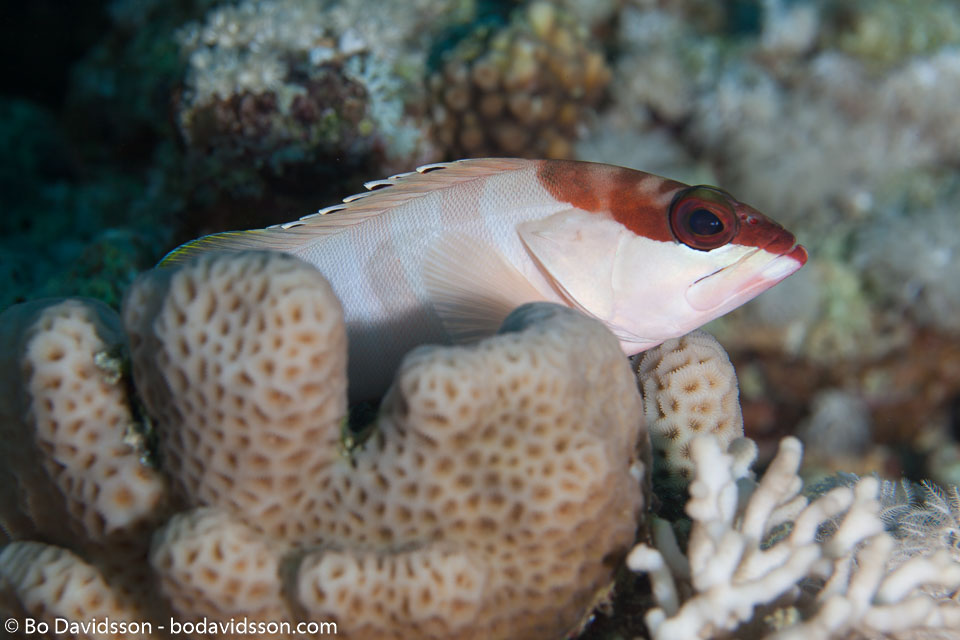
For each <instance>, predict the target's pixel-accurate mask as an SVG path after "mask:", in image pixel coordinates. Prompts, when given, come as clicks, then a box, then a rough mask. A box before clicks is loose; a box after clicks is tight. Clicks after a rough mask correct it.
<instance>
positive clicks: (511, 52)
mask: <svg viewBox="0 0 960 640" xmlns="http://www.w3.org/2000/svg"><path fill="white" fill-rule="evenodd" d="M609 81H610V70H609V69H608V68H607V64H606V61H605V60H604V57H603V53H602V52H601V51H600V50H599V48H598V47H597V45H596V44H595V43H593V42H592V41H591V40H590V39H589V37H588V34H587V33H586V31H585V29H584V28H583V25H581V24H580V23H578V22H576V21H575V20H574V19H573V18H572V17H571V16H570V15H569V14H568V13H567V12H566V11H565V10H563V9H562V8H560V7H557V6H555V5H553V4H550V3H547V2H534V3H531V4H529V5H528V6H526V7H524V8H522V9H520V10H518V11H517V12H515V13H514V15H513V17H512V19H511V20H510V23H509V24H508V25H506V26H504V27H502V28H500V29H496V30H491V28H490V26H489V25H487V24H481V25H480V26H478V28H477V29H476V30H475V31H474V32H472V33H471V34H469V35H467V36H466V37H465V38H464V39H463V40H461V41H460V42H459V43H458V44H457V45H456V46H455V47H454V48H453V49H452V50H450V51H447V52H445V53H444V54H443V56H442V57H441V63H440V70H438V71H437V72H436V73H434V74H433V75H432V76H431V78H430V88H431V91H432V92H433V96H434V102H435V107H434V110H433V111H434V114H433V116H434V120H435V125H434V137H435V138H436V139H437V141H438V143H439V144H440V146H441V147H442V148H443V149H444V150H445V152H446V154H447V155H449V156H452V157H478V156H485V155H511V156H525V157H533V158H536V157H548V158H569V157H571V156H572V153H573V148H572V142H573V141H574V140H575V139H576V137H577V128H578V126H579V124H580V123H581V122H582V121H583V120H584V119H585V117H586V115H587V114H588V113H589V112H590V110H591V109H592V108H593V107H595V106H596V105H597V104H598V102H599V100H600V99H601V98H602V97H603V95H604V89H605V88H606V86H607V84H608V82H609Z"/></svg>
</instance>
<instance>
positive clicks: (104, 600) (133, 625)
mask: <svg viewBox="0 0 960 640" xmlns="http://www.w3.org/2000/svg"><path fill="white" fill-rule="evenodd" d="M0 610H3V611H4V613H6V614H7V615H11V616H14V617H15V619H17V620H20V621H22V620H24V618H25V617H27V616H29V617H31V618H34V619H36V620H48V621H53V620H54V619H61V620H65V621H69V622H76V623H81V622H82V623H86V624H88V625H89V624H90V623H91V622H95V621H97V620H99V621H101V622H104V623H107V624H109V622H110V621H112V622H113V623H114V625H116V626H115V627H113V628H112V629H111V628H110V627H109V626H106V627H104V628H103V630H102V631H101V630H96V631H94V632H92V633H82V632H73V631H71V632H69V634H68V635H66V637H70V638H82V639H85V638H91V639H98V640H99V639H101V638H104V639H107V638H108V639H111V640H113V639H114V638H116V639H118V640H119V639H120V638H150V637H154V636H153V635H152V634H150V633H140V625H141V624H142V623H143V622H144V621H145V619H146V610H145V609H143V608H142V607H140V606H138V605H137V604H136V603H135V602H134V601H132V600H131V599H130V598H129V597H128V596H127V595H125V594H124V593H122V592H120V591H118V590H117V589H115V588H114V587H112V586H111V585H110V584H108V583H107V582H106V580H104V577H103V575H102V574H101V572H100V571H99V570H98V569H97V568H96V567H95V566H93V565H90V564H88V563H87V562H85V561H84V560H83V559H82V558H80V557H79V556H78V555H76V554H74V553H72V552H70V551H67V550H66V549H62V548H59V547H54V546H50V545H46V544H43V543H41V542H26V541H18V542H12V543H10V544H8V545H7V546H5V547H4V548H3V550H2V551H0ZM128 624H129V627H128V626H127V625H128ZM121 625H122V626H121ZM50 626H51V628H53V625H52V624H51V625H50ZM8 630H9V629H8ZM34 635H39V634H27V633H26V629H24V636H23V637H33V636H34ZM43 637H50V638H53V637H61V638H62V637H65V635H64V634H63V633H62V632H61V633H57V634H50V635H49V636H46V635H44V636H43Z"/></svg>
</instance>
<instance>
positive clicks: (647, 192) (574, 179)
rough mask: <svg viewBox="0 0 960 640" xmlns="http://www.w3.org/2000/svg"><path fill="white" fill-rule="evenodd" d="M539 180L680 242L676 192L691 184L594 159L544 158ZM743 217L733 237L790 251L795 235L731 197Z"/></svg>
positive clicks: (633, 226)
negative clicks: (674, 219) (673, 216)
mask: <svg viewBox="0 0 960 640" xmlns="http://www.w3.org/2000/svg"><path fill="white" fill-rule="evenodd" d="M537 177H538V179H539V180H540V184H542V185H543V187H544V188H545V189H546V190H547V191H548V192H549V193H550V195H552V196H553V197H554V198H556V199H557V200H559V201H561V202H568V203H570V205H571V206H574V207H577V208H578V209H583V210H584V211H592V212H596V213H600V214H606V215H609V216H611V217H612V218H613V219H614V220H616V221H617V222H619V223H620V224H622V225H623V226H625V227H626V228H628V229H630V231H632V232H634V233H636V234H637V235H639V236H644V237H646V238H650V239H652V240H659V241H661V242H676V241H677V239H676V238H675V237H674V235H673V232H672V231H671V230H670V222H669V212H670V203H671V202H672V201H673V197H674V196H675V195H676V194H677V192H679V191H680V190H682V189H686V188H687V185H685V184H683V183H682V182H677V181H675V180H669V179H667V178H661V177H660V176H656V175H653V174H651V173H644V172H643V171H635V170H633V169H626V168H624V167H616V166H612V165H607V164H598V163H593V162H578V161H574V160H544V161H542V162H541V164H540V167H539V169H538V171H537ZM730 205H731V206H732V207H733V209H734V211H735V212H736V213H737V215H738V217H739V218H740V220H741V221H744V222H745V223H746V224H742V225H740V230H739V232H738V233H737V235H736V236H734V237H733V239H732V240H731V241H730V242H731V243H732V244H739V245H744V246H751V247H761V248H763V249H766V250H767V251H769V252H770V253H775V254H781V253H786V252H787V251H790V250H791V249H792V248H793V247H794V246H795V245H796V243H797V239H796V237H795V236H794V235H793V234H792V233H790V232H789V231H787V230H786V229H784V228H783V227H781V226H780V225H779V224H777V223H776V222H774V221H773V220H771V219H770V218H768V217H766V216H765V215H763V214H762V213H760V212H759V211H757V210H756V209H754V208H753V207H751V206H749V205H746V204H743V203H741V202H738V201H737V200H735V199H734V198H733V197H732V196H731V197H730Z"/></svg>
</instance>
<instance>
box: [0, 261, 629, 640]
mask: <svg viewBox="0 0 960 640" xmlns="http://www.w3.org/2000/svg"><path fill="white" fill-rule="evenodd" d="M66 304H73V303H66ZM123 316H124V321H125V325H126V327H125V328H126V332H127V333H128V334H129V339H130V352H131V358H132V361H133V373H134V376H133V377H134V383H135V387H136V390H137V392H138V394H139V397H140V400H141V401H142V402H143V404H144V405H145V407H146V411H147V412H148V413H149V414H150V415H151V416H152V418H153V420H154V422H155V435H156V440H157V443H158V444H157V459H158V460H159V471H158V473H159V474H161V475H162V478H163V481H164V483H165V484H168V485H169V486H170V488H171V491H170V494H171V499H170V502H171V503H172V505H173V508H174V509H177V510H179V511H180V513H179V514H178V515H175V516H174V517H172V518H170V519H168V520H167V521H166V524H164V525H162V526H161V527H159V528H158V529H157V531H156V534H155V535H154V536H153V542H152V546H151V548H150V549H149V557H148V558H147V557H145V554H144V555H142V556H140V559H139V560H137V562H140V563H141V569H142V571H144V572H147V571H149V572H150V573H152V575H151V576H150V577H149V579H148V580H144V581H143V583H144V584H145V585H147V586H151V585H156V586H155V587H154V589H155V591H153V592H152V593H150V594H148V595H146V596H141V597H140V599H139V600H136V601H134V602H133V604H128V603H129V602H130V597H131V595H130V592H129V591H127V590H125V589H124V586H123V584H121V583H119V582H117V581H116V580H115V579H114V577H113V574H112V573H110V572H109V571H107V570H105V569H104V568H102V567H101V565H100V564H98V563H97V562H94V561H93V560H96V558H92V559H91V558H90V557H89V554H88V553H87V551H86V548H85V547H84V545H83V544H70V543H69V541H63V542H60V543H59V544H60V547H57V546H53V545H48V544H44V543H41V542H25V541H24V542H19V541H18V542H14V543H12V544H11V545H9V546H8V547H7V550H6V551H5V552H4V554H2V555H0V610H4V611H7V612H11V613H17V612H22V611H23V610H24V609H27V610H29V611H36V612H37V613H36V615H37V616H50V615H52V614H50V613H49V612H56V611H63V610H65V608H66V607H69V606H72V605H71V604H70V603H71V602H72V600H71V599H75V598H76V597H77V592H76V589H78V588H79V587H74V586H72V585H73V584H74V582H71V581H70V580H71V578H70V576H72V575H80V574H83V575H84V576H86V578H84V580H85V581H86V582H87V583H89V584H97V585H100V586H101V587H103V588H102V589H101V590H100V591H101V592H102V593H101V592H98V593H99V594H100V595H99V596H98V598H97V602H98V603H105V604H103V606H102V607H101V608H100V609H96V608H91V609H87V610H89V611H94V610H96V611H97V612H98V613H99V614H100V615H106V613H105V612H109V615H110V616H112V617H114V618H123V617H124V616H123V611H128V612H130V611H133V612H137V613H136V615H137V616H138V617H139V619H143V615H145V614H143V613H141V611H154V610H164V611H168V612H169V615H172V616H173V618H174V619H176V620H182V621H185V620H197V619H199V618H201V617H207V618H208V619H211V620H229V619H231V618H234V619H242V618H243V617H247V618H249V619H251V620H270V621H277V622H281V621H289V622H292V623H296V622H297V621H299V620H309V621H330V622H335V623H336V624H337V625H338V628H337V632H338V635H343V636H346V637H352V638H411V637H418V638H560V637H563V635H564V634H565V633H568V632H569V631H570V630H571V629H573V628H575V627H576V625H577V623H578V622H579V621H580V620H581V619H582V617H583V616H584V615H586V614H587V613H588V612H589V610H590V608H591V607H592V606H593V604H594V603H595V602H596V599H597V598H598V597H599V594H600V593H602V592H603V591H604V589H605V587H606V586H607V585H608V584H609V583H610V581H611V580H612V576H613V571H614V569H615V568H616V566H617V564H618V559H619V558H620V557H622V555H623V554H624V553H625V552H626V550H627V549H628V547H629V546H630V544H631V543H632V542H633V539H634V533H635V530H636V527H637V525H638V520H639V518H640V514H641V512H642V509H643V506H644V492H643V489H642V485H641V483H640V482H639V481H638V480H637V478H643V477H644V475H645V473H644V465H643V462H642V461H641V460H642V458H643V457H644V456H645V455H647V453H648V452H647V447H646V444H645V437H646V434H645V432H644V431H643V428H642V425H643V419H642V411H641V404H640V398H639V395H638V393H637V390H636V384H635V381H634V379H633V376H632V375H631V372H630V369H629V366H628V365H627V363H626V362H625V360H624V358H623V357H622V353H621V351H620V348H619V345H618V343H617V340H616V339H615V338H614V337H613V336H612V335H611V334H610V333H609V332H608V331H607V330H606V329H605V328H603V327H602V325H600V324H599V323H597V322H595V321H593V320H590V319H587V318H585V317H583V316H582V315H580V314H579V313H577V312H575V311H572V310H570V309H565V308H560V307H553V306H550V305H531V306H528V307H523V308H521V309H519V310H517V311H515V312H514V314H512V315H511V317H510V318H508V320H507V321H506V322H505V324H504V328H503V329H502V330H501V334H500V335H496V336H493V337H491V338H488V339H486V340H484V341H481V342H480V343H478V344H476V345H472V346H468V347H422V348H420V349H418V350H416V351H415V352H413V353H412V354H410V355H409V356H408V357H407V359H406V360H405V361H404V364H403V365H402V367H401V369H400V372H399V373H398V375H397V378H396V380H395V382H394V386H393V387H392V388H391V391H390V392H389V393H388V395H387V397H386V398H385V399H384V401H383V404H382V406H381V408H380V411H379V416H378V418H377V420H376V422H375V423H374V424H373V425H372V426H371V428H370V435H369V436H368V437H366V438H365V439H361V438H357V437H351V438H345V437H344V436H343V429H344V424H345V415H346V410H347V407H346V389H345V386H346V375H345V358H346V355H345V354H346V342H345V333H344V327H343V320H342V313H341V310H340V306H339V303H338V301H337V300H336V298H335V297H334V296H333V294H332V292H331V290H330V287H329V285H328V284H327V283H326V281H325V280H324V279H323V278H322V277H321V276H320V275H319V274H318V273H317V272H316V271H315V270H314V269H313V268H312V267H311V266H309V265H307V264H305V263H303V262H300V261H299V260H297V259H295V258H293V257H291V256H288V255H282V254H270V253H242V254H234V255H219V256H217V255H214V256H208V257H206V258H202V259H200V260H198V261H195V262H192V263H189V264H187V265H184V266H183V267H180V268H178V269H177V270H160V271H154V272H151V273H148V274H147V275H145V276H143V277H141V279H139V280H138V281H137V283H136V284H135V285H134V288H133V289H132V291H131V292H130V293H129V294H128V297H127V300H126V303H125V308H124V314H123ZM95 323H96V320H94V319H93V318H90V317H88V318H87V319H86V320H85V321H84V322H83V323H81V324H82V325H83V324H85V325H87V326H88V327H89V326H93V325H95ZM116 323H117V320H116V318H112V319H111V320H109V321H108V322H106V324H108V325H116ZM31 326H33V325H31ZM0 331H2V327H0ZM74 348H75V347H72V346H70V345H67V347H65V350H66V352H67V353H68V354H72V351H71V349H74ZM71 357H72V355H71ZM16 375H19V374H16ZM100 393H103V392H102V391H101V392H100ZM91 395H92V396H93V397H95V398H96V397H97V393H92V394H91ZM68 396H69V391H68V390H67V389H66V388H64V389H63V392H62V393H61V395H60V396H56V395H55V397H54V402H53V409H52V413H53V415H54V417H60V416H66V415H69V413H68V411H67V409H66V408H65V406H61V404H60V403H59V401H60V400H61V399H62V398H64V397H68ZM25 424H27V425H29V426H30V427H31V428H32V429H33V430H34V431H37V430H38V429H39V428H40V427H41V425H40V424H39V423H38V422H37V421H36V420H26V421H25ZM356 440H362V441H361V442H359V443H357V442H356ZM85 446H87V443H85V442H81V443H78V445H77V449H78V452H77V453H78V455H83V454H85V451H84V447H85ZM59 490H60V491H62V492H63V491H67V489H65V488H60V489H59ZM7 506H8V505H6V504H5V503H0V507H2V508H4V510H5V511H4V513H0V515H2V517H3V519H4V520H5V521H6V520H7V519H9V518H10V514H9V513H6V510H7ZM148 511H149V510H148ZM152 512H153V513H154V515H155V516H156V517H161V516H162V518H163V519H167V516H166V515H165V514H166V512H165V511H161V510H158V509H156V508H154V509H153V511H152ZM21 537H29V532H28V531H27V532H24V534H23V536H21ZM24 545H26V546H24ZM30 545H34V546H30ZM61 547H63V548H61ZM67 548H70V549H71V551H67ZM128 557H129V556H128ZM24 558H27V559H28V560H29V562H30V563H31V565H30V570H29V571H26V570H25V569H24V566H25V565H24V563H25V562H27V561H28V560H24ZM131 562H132V561H131ZM71 572H72V573H71ZM78 572H79V573H78ZM87 574H90V575H89V576H87ZM37 575H43V576H46V578H45V580H48V581H54V582H56V583H57V584H62V585H65V586H64V588H63V589H51V590H43V589H39V590H38V589H34V588H32V587H30V581H31V580H34V579H35V578H36V576H37ZM64 576H65V577H64ZM51 584H53V582H51ZM28 598H29V601H28ZM124 607H126V608H124ZM138 607H139V608H138ZM131 615H132V614H131ZM164 615H167V613H164ZM164 619H165V618H164ZM279 635H281V636H282V635H283V633H281V634H279ZM220 637H230V634H229V633H225V634H223V635H221V636H220ZM299 637H302V636H299Z"/></svg>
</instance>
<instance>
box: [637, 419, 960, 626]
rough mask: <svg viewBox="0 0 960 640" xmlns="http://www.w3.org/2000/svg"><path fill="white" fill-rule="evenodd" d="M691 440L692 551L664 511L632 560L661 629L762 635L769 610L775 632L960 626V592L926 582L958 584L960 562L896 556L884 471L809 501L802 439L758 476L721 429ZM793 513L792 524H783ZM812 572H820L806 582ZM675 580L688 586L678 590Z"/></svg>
mask: <svg viewBox="0 0 960 640" xmlns="http://www.w3.org/2000/svg"><path fill="white" fill-rule="evenodd" d="M691 449H692V455H693V460H694V464H695V467H696V474H695V479H694V482H693V483H692V484H691V486H690V494H691V499H690V501H689V502H688V503H687V513H688V514H689V515H690V517H691V518H692V520H693V528H692V530H691V533H690V539H689V544H688V548H687V552H686V555H683V554H682V553H681V552H680V550H679V546H678V544H677V541H676V539H675V538H674V535H673V531H672V529H671V528H670V526H669V524H667V523H664V522H662V521H661V522H660V523H655V524H654V528H653V532H654V546H652V547H651V546H649V545H647V544H640V545H638V546H637V547H635V548H634V550H633V551H631V553H630V555H629V556H628V559H627V564H628V566H630V568H631V569H633V570H634V571H642V572H649V573H650V576H651V580H652V583H653V592H654V596H655V598H656V600H657V603H658V606H657V607H655V608H653V609H651V610H649V611H648V612H647V613H646V616H645V618H646V622H647V626H648V628H649V629H650V632H651V635H652V637H653V638H655V639H657V640H663V639H667V638H678V639H679V638H709V637H715V636H716V635H717V634H722V633H723V632H724V631H735V630H736V637H739V638H743V637H758V636H761V635H764V634H765V633H766V632H768V631H771V629H769V628H768V629H766V630H764V629H763V628H762V626H763V625H762V624H761V621H763V622H766V624H768V625H770V626H772V627H773V629H772V631H774V632H773V633H771V634H770V635H769V636H767V637H770V638H779V639H787V638H791V639H792V638H809V637H820V638H826V637H832V638H837V637H850V634H851V633H852V634H858V633H859V634H863V635H868V636H869V635H871V634H896V633H898V632H902V631H905V630H911V629H914V630H918V631H919V630H920V629H923V628H929V629H932V630H936V629H943V630H950V629H956V628H957V627H958V625H960V607H958V605H957V603H956V602H955V601H953V600H952V599H950V598H949V597H946V596H937V595H934V596H931V595H928V594H926V593H924V592H923V591H922V590H921V588H922V587H924V586H926V585H933V586H936V587H940V588H942V589H943V590H945V591H946V592H949V591H951V590H955V589H957V588H958V587H960V563H958V562H957V561H956V559H954V558H952V557H951V555H950V554H949V553H948V552H946V551H944V550H940V551H937V552H935V553H934V554H932V555H929V556H916V557H912V558H910V559H908V560H906V562H904V563H903V564H901V565H899V566H897V567H895V568H891V567H890V566H889V561H890V559H891V556H892V554H893V551H894V547H895V541H894V539H893V538H892V537H891V536H890V535H889V534H887V533H885V532H884V530H883V521H882V520H881V518H880V503H879V502H878V500H877V496H878V490H879V482H878V481H877V480H876V479H875V478H865V479H862V480H859V481H858V482H857V483H856V485H855V486H854V487H853V488H852V489H851V488H847V487H838V488H835V489H833V490H831V491H829V492H828V493H826V494H824V495H822V496H821V497H819V498H817V499H816V500H814V501H813V502H811V503H809V504H807V501H806V499H805V498H804V497H803V496H801V495H799V492H800V490H801V488H802V485H803V483H802V481H801V480H800V478H799V476H797V469H798V468H799V465H800V458H801V453H802V448H801V445H800V443H799V441H798V440H796V439H795V438H785V439H784V440H783V441H781V443H780V450H779V452H778V454H777V456H776V457H775V458H774V460H773V462H772V463H771V465H770V467H769V468H768V469H767V472H766V473H765V474H764V476H763V478H762V479H761V480H760V481H759V483H756V484H754V483H753V482H752V481H750V480H749V479H748V478H746V477H745V472H744V470H743V467H742V464H741V462H742V461H741V460H738V459H737V458H740V457H742V456H734V455H731V454H724V453H723V451H722V449H721V448H720V445H719V444H718V443H717V441H716V440H715V439H713V438H710V437H708V436H698V437H697V439H695V440H694V442H693V443H692V445H691ZM841 514H842V515H841ZM834 518H837V520H838V522H839V524H838V525H837V526H836V527H835V529H834V530H833V533H832V535H830V536H829V537H828V538H827V539H824V540H821V539H820V538H819V535H818V529H819V528H820V526H821V524H822V523H824V522H826V521H829V520H831V519H834ZM788 522H789V523H790V524H789V525H788V527H787V531H783V530H782V528H781V529H778V527H781V526H782V525H784V524H785V523H788ZM807 578H810V579H812V580H813V582H811V583H808V584H805V585H803V586H802V587H801V588H800V589H797V588H796V587H797V585H798V584H801V583H802V582H803V581H804V580H805V579H807ZM678 582H680V583H682V584H683V585H684V587H685V589H684V591H683V593H684V594H686V593H689V595H681V592H680V591H679V590H678V584H677V583H678ZM687 589H689V591H687ZM810 589H812V590H813V591H812V592H810V591H809V590H810ZM681 598H683V600H682V601H681ZM757 608H760V610H759V611H758V610H757ZM745 623H748V624H745ZM742 625H743V626H742ZM751 627H752V628H751Z"/></svg>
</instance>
